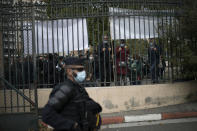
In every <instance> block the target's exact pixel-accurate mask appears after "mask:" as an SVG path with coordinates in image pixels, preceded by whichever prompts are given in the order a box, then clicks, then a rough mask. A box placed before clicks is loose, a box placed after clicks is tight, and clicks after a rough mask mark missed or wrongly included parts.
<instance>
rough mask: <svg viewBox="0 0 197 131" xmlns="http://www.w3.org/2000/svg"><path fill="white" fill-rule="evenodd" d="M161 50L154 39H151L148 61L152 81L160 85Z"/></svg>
mask: <svg viewBox="0 0 197 131" xmlns="http://www.w3.org/2000/svg"><path fill="white" fill-rule="evenodd" d="M159 54H160V49H159V47H158V45H157V44H156V41H155V40H154V39H150V42H149V48H148V61H149V64H150V71H151V79H152V82H153V83H158V77H159V76H158V74H159V73H158V72H159V61H160V60H159V59H160V58H159V57H160V55H159Z"/></svg>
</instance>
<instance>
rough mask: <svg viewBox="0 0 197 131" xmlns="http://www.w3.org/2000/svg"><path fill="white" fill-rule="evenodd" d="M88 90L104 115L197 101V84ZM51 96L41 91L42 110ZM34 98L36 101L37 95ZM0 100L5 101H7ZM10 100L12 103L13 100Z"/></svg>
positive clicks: (43, 90) (45, 90)
mask: <svg viewBox="0 0 197 131" xmlns="http://www.w3.org/2000/svg"><path fill="white" fill-rule="evenodd" d="M86 89H87V91H88V93H89V95H90V97H92V98H93V99H94V100H95V101H97V102H98V103H100V104H101V105H102V107H103V113H112V112H120V111H129V110H137V109H145V108H154V107H161V106H167V105H174V104H181V103H185V102H189V101H194V100H197V81H192V82H180V83H174V84H155V85H141V86H127V87H99V88H86ZM50 92H51V89H39V90H38V100H39V103H38V104H39V108H42V107H43V106H44V105H45V104H46V102H47V100H48V97H49V94H50ZM2 93H3V92H1V95H0V97H1V96H2ZM7 93H8V95H7V97H9V96H10V92H9V91H8V92H7ZM25 93H27V95H28V94H29V92H28V91H25ZM13 95H14V94H12V96H13ZM31 95H32V96H31V98H32V100H33V92H32V93H31ZM0 99H1V100H3V97H1V98H0ZM7 99H8V100H10V99H9V98H7ZM13 99H14V97H13ZM9 102H10V101H9ZM1 104H3V103H2V102H0V105H1ZM8 104H9V103H8ZM8 104H7V105H8ZM21 104H22V103H21ZM26 105H28V104H26Z"/></svg>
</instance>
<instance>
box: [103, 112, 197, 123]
mask: <svg viewBox="0 0 197 131" xmlns="http://www.w3.org/2000/svg"><path fill="white" fill-rule="evenodd" d="M190 117H197V112H174V113H159V114H144V115H131V116H116V117H103V118H102V125H107V124H117V123H129V122H142V121H156V120H167V119H180V118H190Z"/></svg>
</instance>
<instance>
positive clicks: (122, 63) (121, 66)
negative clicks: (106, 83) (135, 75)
mask: <svg viewBox="0 0 197 131" xmlns="http://www.w3.org/2000/svg"><path fill="white" fill-rule="evenodd" d="M128 56H129V49H128V48H127V46H126V41H125V40H124V39H121V40H120V46H117V47H116V69H117V85H121V83H122V80H123V81H124V85H126V81H127V78H126V77H127V73H128V66H127V59H128Z"/></svg>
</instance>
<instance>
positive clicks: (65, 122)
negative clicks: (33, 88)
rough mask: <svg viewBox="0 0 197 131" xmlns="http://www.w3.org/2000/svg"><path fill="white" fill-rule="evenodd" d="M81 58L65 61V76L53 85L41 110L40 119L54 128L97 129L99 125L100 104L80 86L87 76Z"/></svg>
mask: <svg viewBox="0 0 197 131" xmlns="http://www.w3.org/2000/svg"><path fill="white" fill-rule="evenodd" d="M83 61H84V60H83V59H79V58H67V59H66V60H64V65H63V67H64V68H65V71H66V74H67V79H66V80H65V82H63V83H61V84H59V85H57V86H55V88H53V90H52V92H51V94H50V96H49V100H48V102H47V104H46V105H45V107H44V109H43V112H42V120H43V122H44V123H46V124H48V125H50V126H52V127H53V128H54V129H55V131H96V130H97V129H99V128H100V125H101V117H100V115H99V113H100V112H101V111H102V107H101V106H100V105H99V104H98V103H97V102H95V101H94V100H93V99H91V98H90V97H89V95H88V93H87V92H86V90H85V88H84V87H82V86H80V85H79V83H80V82H82V81H84V80H85V78H86V72H85V70H84V66H83V65H82V63H83Z"/></svg>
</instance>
